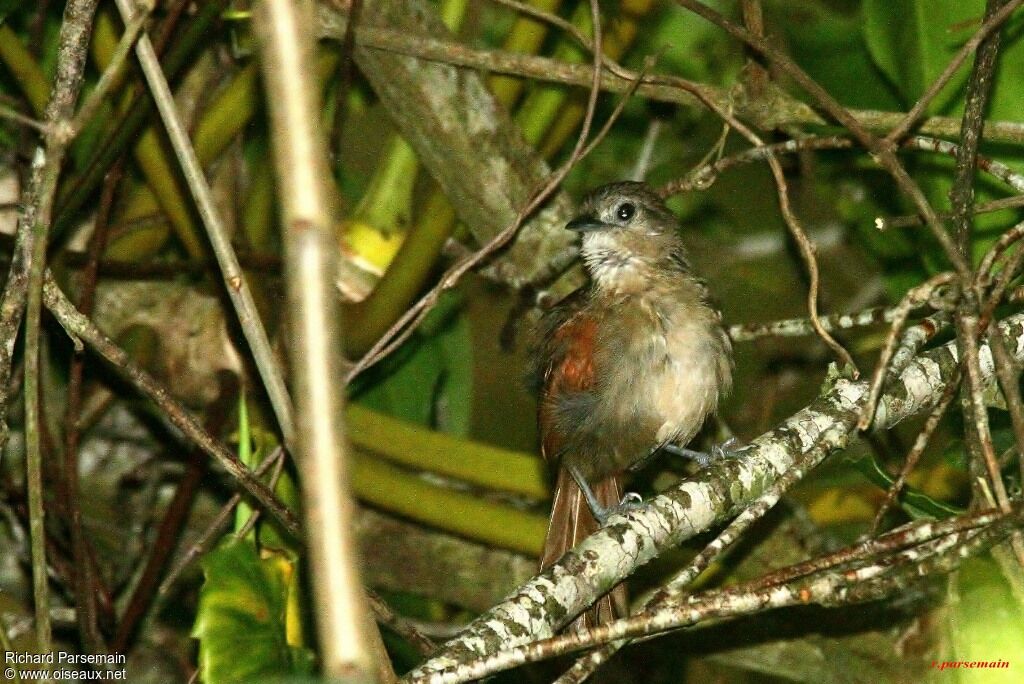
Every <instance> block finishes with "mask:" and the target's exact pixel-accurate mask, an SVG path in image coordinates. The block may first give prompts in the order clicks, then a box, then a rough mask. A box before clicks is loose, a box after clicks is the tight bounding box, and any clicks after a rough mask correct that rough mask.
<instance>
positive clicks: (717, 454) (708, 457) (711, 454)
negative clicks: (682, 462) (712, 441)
mask: <svg viewBox="0 0 1024 684" xmlns="http://www.w3.org/2000/svg"><path fill="white" fill-rule="evenodd" d="M735 446H736V438H735V437H730V438H729V439H727V440H725V441H724V442H722V443H721V444H716V445H714V446H713V447H711V451H695V450H693V449H687V448H686V447H681V446H679V445H678V444H671V443H668V444H663V445H661V449H662V450H664V451H665V452H666V453H669V454H672V455H673V456H681V457H683V458H688V459H690V460H692V461H694V462H696V463H697V465H699V466H700V467H701V468H706V467H708V466H709V465H711V464H712V463H714V462H715V461H719V460H721V459H723V458H728V457H729V456H731V455H732V454H734V453H736V451H737V449H735V448H734V447H735Z"/></svg>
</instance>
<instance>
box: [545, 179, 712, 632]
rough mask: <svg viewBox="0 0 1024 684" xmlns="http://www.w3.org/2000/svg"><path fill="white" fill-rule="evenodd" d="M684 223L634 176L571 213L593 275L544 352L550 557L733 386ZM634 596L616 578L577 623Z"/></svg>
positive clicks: (618, 608)
mask: <svg viewBox="0 0 1024 684" xmlns="http://www.w3.org/2000/svg"><path fill="white" fill-rule="evenodd" d="M678 227H679V224H678V221H677V220H676V218H675V217H674V216H673V215H672V213H671V212H670V211H669V210H668V209H667V208H666V206H665V204H664V202H663V201H662V200H661V198H660V197H658V196H657V195H656V194H655V193H654V192H652V191H651V190H650V188H649V187H648V186H647V185H645V184H643V183H633V182H623V183H613V184H611V185H606V186H604V187H601V188H598V189H597V190H595V191H594V192H592V193H591V194H590V195H589V196H588V197H587V198H586V199H585V200H584V201H583V203H582V205H581V207H580V212H579V215H578V216H577V217H576V218H575V219H573V220H572V221H570V222H569V223H568V224H567V225H566V228H568V229H569V230H574V231H577V232H579V233H580V234H581V235H582V245H581V254H582V257H583V262H584V265H585V266H586V270H587V272H588V274H589V275H590V284H589V285H588V286H586V287H584V288H582V289H581V290H579V291H577V292H576V293H575V294H573V295H571V296H570V297H569V298H567V299H566V300H565V301H563V302H562V303H560V304H559V305H558V306H557V307H555V308H554V309H552V310H551V311H550V312H549V313H547V314H546V315H545V317H544V321H543V324H542V330H541V342H540V348H539V349H538V350H537V351H538V353H537V355H536V357H535V358H536V359H537V365H538V368H537V369H536V371H537V376H538V379H539V381H540V384H541V397H540V410H539V416H538V420H539V426H540V436H541V448H542V451H543V454H544V457H545V458H546V459H547V460H548V461H549V462H551V463H553V464H555V465H556V466H557V468H558V475H557V480H556V483H555V491H554V500H553V502H552V510H551V521H550V523H549V526H548V534H547V539H546V540H545V543H544V551H543V554H542V556H541V567H542V568H543V567H546V566H547V565H550V564H551V563H553V562H554V561H556V560H557V559H558V558H559V557H560V556H561V555H562V554H563V553H565V552H566V551H567V550H568V549H571V548H572V547H573V546H575V545H576V543H577V542H578V541H580V540H581V539H582V538H584V537H586V536H588V535H589V534H591V533H592V532H593V531H595V530H596V529H597V528H598V525H599V523H598V520H600V521H601V522H603V520H604V518H605V517H606V516H607V514H608V513H609V512H611V511H614V510H616V509H617V507H618V506H619V504H620V500H621V498H622V476H623V472H624V471H625V470H627V469H629V468H631V467H635V466H637V465H638V464H640V463H642V462H643V461H645V460H646V459H647V457H648V456H650V455H651V454H653V453H655V452H656V451H658V450H659V449H660V448H663V447H666V446H668V447H683V446H685V445H686V443H687V442H688V441H689V440H690V439H692V438H693V436H694V435H695V434H696V433H697V431H698V430H700V428H701V425H702V424H703V422H704V419H705V418H706V417H707V416H708V415H709V414H711V413H713V412H714V411H715V410H716V408H717V407H718V402H719V399H720V398H721V397H722V396H723V395H724V394H725V393H727V392H728V391H729V388H730V385H731V382H732V349H731V346H730V344H729V339H728V337H726V335H725V333H724V331H723V329H722V325H721V320H720V316H719V314H718V312H717V311H716V310H715V309H714V308H712V307H711V306H710V305H709V304H708V291H707V288H706V286H705V285H704V283H703V282H702V281H701V280H700V279H699V278H697V276H695V275H694V273H693V271H692V270H691V268H690V264H689V262H688V261H687V257H686V251H685V249H684V248H683V243H682V241H681V240H680V238H679V235H678ZM624 601H625V594H624V592H623V591H622V590H621V589H618V590H616V591H614V592H612V593H611V594H609V595H607V596H605V597H604V598H603V599H602V600H601V602H599V603H598V605H597V606H596V608H595V609H593V610H591V611H590V612H589V613H587V614H585V615H584V618H583V619H582V620H581V621H580V622H578V623H577V624H584V625H592V624H594V623H595V622H597V621H600V622H604V621H607V620H609V619H611V618H613V617H615V616H618V615H621V614H622V613H623V611H624V608H625V606H624V605H623V604H624Z"/></svg>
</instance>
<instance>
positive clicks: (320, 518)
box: [253, 0, 394, 681]
mask: <svg viewBox="0 0 1024 684" xmlns="http://www.w3.org/2000/svg"><path fill="white" fill-rule="evenodd" d="M254 9H255V12H254V15H253V18H254V24H255V29H256V32H257V36H258V38H259V45H260V51H261V56H262V69H263V78H264V86H265V89H266V93H267V101H268V105H269V107H268V108H269V111H270V123H271V140H272V143H273V149H274V163H275V170H276V173H277V179H278V184H277V186H278V192H279V195H280V204H281V215H282V220H283V222H284V230H283V233H284V247H285V280H286V285H287V291H288V312H289V318H290V329H291V338H292V339H291V344H290V345H289V346H290V349H289V351H290V358H291V371H292V373H293V383H292V386H293V388H294V390H295V397H296V409H297V410H296V416H297V418H298V422H297V425H296V427H297V433H296V442H295V456H296V460H297V462H298V465H299V472H300V474H301V480H302V493H303V501H304V509H305V514H306V531H307V544H308V549H309V555H310V568H311V574H312V584H313V595H314V597H315V601H314V604H315V613H316V621H317V626H318V629H319V637H320V644H321V662H322V663H323V671H324V675H326V676H328V677H336V678H339V679H343V680H345V681H379V680H381V679H393V678H394V674H393V673H389V672H388V670H389V664H388V663H387V661H386V656H384V660H383V662H382V661H381V660H379V658H380V657H381V655H383V654H382V651H383V649H382V648H381V647H380V646H379V644H380V634H379V632H377V630H376V627H375V626H374V625H373V622H372V621H371V618H370V614H369V611H368V610H367V606H366V602H365V598H364V596H363V589H362V583H361V582H360V579H359V572H358V567H357V563H356V546H355V540H354V538H353V529H354V523H353V516H354V509H355V506H354V503H353V501H352V496H351V493H350V484H349V474H348V461H347V458H348V455H347V453H346V445H345V439H344V432H343V425H344V420H343V416H342V409H343V403H344V389H345V383H344V382H343V380H342V378H343V374H342V371H341V367H342V358H341V353H342V349H343V347H342V338H341V330H340V318H341V316H340V314H341V311H340V306H339V305H338V300H337V296H336V293H335V286H334V279H335V274H336V273H337V262H338V249H337V241H336V239H335V235H334V230H333V227H334V225H335V221H334V218H335V216H334V210H333V197H332V188H331V187H330V186H329V184H328V181H329V179H330V178H331V173H330V168H329V166H328V162H327V156H326V151H327V148H326V145H325V141H324V137H323V133H322V131H321V130H320V129H319V118H320V117H319V113H320V107H319V92H318V88H316V86H315V82H314V81H313V80H312V79H311V78H310V75H311V74H313V73H315V72H314V69H313V68H312V65H313V55H312V48H313V45H315V42H316V41H315V40H314V38H313V31H312V27H313V9H314V8H313V5H312V4H311V3H310V2H308V1H305V0H298V1H295V2H293V1H290V0H263V1H262V2H259V3H257V4H256V6H255V8H254ZM389 674H390V676H388V675H389Z"/></svg>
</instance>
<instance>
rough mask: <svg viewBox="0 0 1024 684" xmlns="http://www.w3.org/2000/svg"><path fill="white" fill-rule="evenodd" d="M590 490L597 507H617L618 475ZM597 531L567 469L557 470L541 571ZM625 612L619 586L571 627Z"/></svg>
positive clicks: (622, 590)
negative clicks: (598, 505)
mask: <svg viewBox="0 0 1024 684" xmlns="http://www.w3.org/2000/svg"><path fill="white" fill-rule="evenodd" d="M591 489H592V490H593V492H594V496H595V497H596V498H597V501H598V503H599V504H601V505H602V506H604V507H605V508H611V507H614V506H617V505H618V504H619V502H620V501H621V499H622V478H621V476H620V475H610V476H608V477H606V478H604V479H602V480H599V481H598V482H596V483H594V484H592V485H591ZM599 527H600V526H599V525H598V523H597V521H596V520H595V519H594V516H593V515H592V514H591V512H590V507H589V506H588V505H587V500H586V498H585V497H584V495H583V490H581V489H580V486H579V485H578V484H577V483H576V480H575V478H573V476H572V474H571V473H570V472H569V471H568V469H566V468H559V469H558V480H557V482H555V495H554V499H553V501H552V502H551V520H550V522H549V523H548V535H547V537H546V538H545V539H544V550H543V551H542V552H541V557H540V568H541V570H543V569H544V568H546V567H548V566H549V565H551V564H552V563H554V562H555V561H557V560H558V559H559V558H561V557H562V555H563V554H565V552H566V551H568V550H569V549H571V548H573V547H574V546H576V544H577V543H579V542H580V541H581V540H583V539H584V538H586V537H588V536H590V535H591V534H593V533H594V532H596V531H597V530H598V528H599ZM627 612H628V602H627V597H626V586H625V585H624V584H620V585H618V586H616V587H615V588H614V589H612V590H611V591H610V592H608V593H607V594H605V595H604V596H602V597H601V598H600V599H598V601H597V603H595V604H594V605H593V607H591V608H590V609H589V610H587V611H586V612H585V613H583V614H582V615H580V616H579V617H578V618H576V620H575V622H573V624H572V625H571V627H573V628H576V629H579V628H584V627H594V626H596V625H599V624H602V623H605V622H610V621H612V620H615V619H616V618H620V617H624V616H625V615H626V614H627Z"/></svg>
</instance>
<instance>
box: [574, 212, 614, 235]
mask: <svg viewBox="0 0 1024 684" xmlns="http://www.w3.org/2000/svg"><path fill="white" fill-rule="evenodd" d="M565 227H566V229H567V230H575V231H576V232H577V233H589V232H590V231H593V230H603V229H605V228H608V224H607V223H604V222H603V221H599V220H597V218H596V217H594V216H589V215H583V216H577V217H576V218H574V219H573V220H572V221H569V222H568V223H566V224H565Z"/></svg>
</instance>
